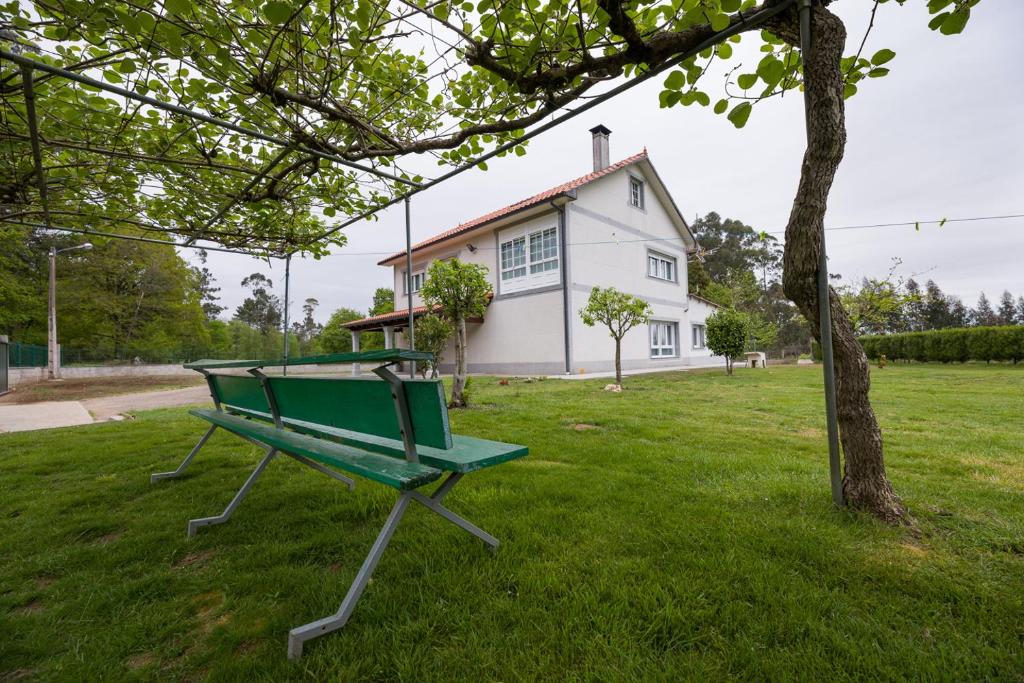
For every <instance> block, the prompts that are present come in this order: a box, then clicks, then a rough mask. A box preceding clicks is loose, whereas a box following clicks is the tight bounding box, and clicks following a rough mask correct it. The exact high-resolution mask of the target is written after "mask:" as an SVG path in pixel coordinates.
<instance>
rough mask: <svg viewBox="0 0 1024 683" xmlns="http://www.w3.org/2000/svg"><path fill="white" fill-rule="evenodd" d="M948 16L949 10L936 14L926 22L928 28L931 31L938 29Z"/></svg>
mask: <svg viewBox="0 0 1024 683" xmlns="http://www.w3.org/2000/svg"><path fill="white" fill-rule="evenodd" d="M948 17H949V12H943V13H942V14H936V15H935V16H934V17H933V18H932V20H931V21H929V22H928V28H930V29H931V30H933V31H936V30H938V29H939V28H940V27H941V26H942V24H944V23H945V22H946V19H947V18H948Z"/></svg>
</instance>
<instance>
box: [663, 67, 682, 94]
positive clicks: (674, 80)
mask: <svg viewBox="0 0 1024 683" xmlns="http://www.w3.org/2000/svg"><path fill="white" fill-rule="evenodd" d="M684 85H686V74H684V73H683V72H682V71H680V70H679V69H676V70H675V71H673V72H672V73H670V74H669V75H668V77H667V78H666V79H665V89H666V90H679V89H680V88H682V87H683V86H684Z"/></svg>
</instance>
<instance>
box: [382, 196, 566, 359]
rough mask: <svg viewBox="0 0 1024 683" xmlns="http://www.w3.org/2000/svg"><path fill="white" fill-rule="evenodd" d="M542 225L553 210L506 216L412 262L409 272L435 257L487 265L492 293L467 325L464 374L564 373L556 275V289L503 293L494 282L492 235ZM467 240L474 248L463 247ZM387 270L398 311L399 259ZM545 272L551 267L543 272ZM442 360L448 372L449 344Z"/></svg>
mask: <svg viewBox="0 0 1024 683" xmlns="http://www.w3.org/2000/svg"><path fill="white" fill-rule="evenodd" d="M546 227H558V212H557V211H555V210H554V209H553V208H550V209H545V210H543V211H542V212H541V213H540V214H539V215H533V216H530V217H527V218H522V219H519V218H516V217H511V218H509V219H508V220H507V221H505V222H504V223H503V224H502V225H501V226H500V227H497V228H493V227H488V228H485V229H481V230H477V231H474V232H472V233H470V234H469V235H468V236H462V237H459V238H456V239H452V240H450V241H448V242H446V243H444V244H443V245H439V246H438V248H437V249H435V250H432V251H431V252H430V253H428V254H427V255H422V256H419V257H418V258H416V259H415V260H414V261H413V272H416V271H417V269H418V268H419V267H426V266H429V264H430V263H431V262H432V261H434V260H436V259H444V258H451V257H456V258H458V259H459V260H461V261H463V262H464V263H477V264H480V265H483V266H484V267H486V268H487V275H486V277H487V281H488V282H489V283H490V285H491V291H493V292H494V293H495V297H494V299H493V300H492V301H491V304H490V305H489V306H488V307H487V311H486V313H485V314H484V323H482V324H481V323H469V324H468V329H467V335H468V340H467V341H468V344H469V358H468V364H469V371H470V372H474V373H493V374H522V375H525V374H555V373H561V372H564V371H565V346H564V323H563V318H562V292H561V289H560V287H558V283H557V278H556V279H555V287H558V288H557V289H556V288H552V287H551V286H546V287H540V288H538V289H532V290H526V291H518V292H513V293H507V292H504V291H503V290H502V287H501V284H500V282H499V278H500V272H501V270H500V265H499V262H498V258H499V252H498V237H497V235H498V234H502V233H507V232H508V231H512V232H522V231H527V232H528V231H531V230H534V229H537V228H546ZM470 244H472V245H473V246H474V247H475V251H470V250H469V245H470ZM393 271H394V281H395V292H396V296H395V298H396V308H398V309H404V308H405V307H406V298H405V296H404V295H403V294H401V292H403V291H404V289H403V278H404V274H405V265H404V263H403V264H400V265H396V266H394V268H393ZM559 272H560V271H559ZM550 274H551V271H549V273H548V274H547V275H550ZM556 275H557V273H556ZM422 305H423V303H422V299H421V298H420V297H419V296H418V295H413V306H414V307H415V306H422ZM399 338H400V337H399ZM401 343H404V341H403V342H401ZM442 358H443V362H442V370H444V371H445V372H448V371H450V369H451V366H452V364H453V363H454V361H455V349H454V343H450V344H449V345H448V348H447V349H446V350H445V352H444V353H443V357H442Z"/></svg>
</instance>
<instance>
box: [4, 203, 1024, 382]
mask: <svg viewBox="0 0 1024 683" xmlns="http://www.w3.org/2000/svg"><path fill="white" fill-rule="evenodd" d="M691 228H692V230H693V231H694V234H695V236H696V238H697V241H698V243H699V244H700V245H701V251H700V253H699V256H698V257H696V258H691V262H690V263H689V266H688V275H689V286H690V291H691V292H693V293H694V294H697V295H699V296H702V297H704V298H706V299H709V300H711V301H714V302H716V303H718V304H721V305H724V306H732V307H735V308H736V309H738V310H740V311H743V312H744V313H746V314H747V315H748V316H749V318H750V320H751V326H750V337H749V340H748V345H749V347H750V348H751V349H756V350H763V351H768V352H769V353H771V354H772V355H774V356H778V355H795V354H799V353H806V352H807V351H809V349H810V338H811V333H810V329H809V328H808V326H807V323H806V321H805V320H804V318H803V316H802V315H800V313H799V312H798V311H797V309H796V307H795V306H794V305H793V304H792V303H790V302H789V301H788V300H787V299H786V297H785V295H784V294H783V292H782V283H781V274H782V245H781V243H780V242H779V241H778V240H776V239H775V238H774V237H772V236H770V235H767V234H765V233H763V232H759V231H757V230H755V229H754V228H752V227H750V226H748V225H745V224H744V223H742V222H740V221H737V220H733V219H728V218H727V219H723V218H721V217H720V216H719V215H718V214H717V213H709V214H707V215H706V216H704V217H702V218H699V219H697V220H695V221H694V222H693V224H692V226H691ZM92 241H93V242H94V244H95V246H94V248H93V249H92V250H90V251H73V252H68V253H66V254H62V255H61V256H60V257H59V259H58V266H57V273H58V278H57V281H58V284H57V290H58V335H59V337H60V342H61V344H62V345H63V346H64V348H65V353H66V356H65V357H66V359H68V358H70V360H71V361H72V362H74V361H76V360H77V361H82V362H90V361H92V362H111V361H113V362H129V361H133V360H136V359H138V360H141V361H143V362H178V361H183V360H191V359H196V358H254V357H256V358H260V357H275V356H280V355H281V352H282V349H283V342H284V338H283V332H282V330H281V327H282V323H283V305H282V302H281V299H280V296H279V294H278V293H277V291H276V290H275V289H274V283H273V282H272V281H271V280H270V279H269V278H267V277H266V276H264V275H262V274H261V273H253V274H252V275H250V276H248V277H246V278H244V279H243V280H242V282H241V284H242V285H243V286H244V287H245V288H246V289H247V290H248V295H247V296H246V298H245V300H244V301H243V302H242V304H241V305H240V306H238V307H237V308H236V309H235V310H234V311H228V310H227V309H226V308H225V307H224V306H222V305H221V304H220V297H219V294H218V293H219V291H220V288H219V287H218V286H217V284H216V282H215V279H214V277H213V274H212V273H211V272H210V270H209V269H208V268H207V267H206V265H205V259H201V263H200V265H198V266H191V265H189V264H188V263H187V262H186V261H185V260H184V259H182V258H181V256H180V255H178V253H177V252H176V251H175V250H174V249H173V248H172V247H170V246H169V245H168V246H164V245H159V244H152V243H147V242H134V241H126V240H103V239H100V238H94V239H93V240H92ZM82 242H84V239H82V238H80V237H71V236H66V235H61V236H54V235H53V234H48V233H43V232H39V231H34V232H29V231H26V230H23V229H20V228H12V227H3V226H0V334H7V335H8V336H10V338H11V340H12V341H18V342H24V343H30V344H45V343H46V315H47V312H46V306H47V277H48V264H47V252H48V250H49V248H50V247H51V246H56V247H57V248H58V249H62V248H65V247H69V246H74V245H76V244H81V243H82ZM898 269H899V263H898V262H897V263H895V264H893V266H892V267H891V268H890V270H889V272H888V273H887V274H886V275H885V276H884V277H880V278H877V279H874V278H865V279H863V280H862V281H861V282H859V283H856V284H843V285H837V288H838V291H839V292H840V294H841V296H842V297H843V302H844V304H845V305H846V307H847V310H848V311H849V312H850V314H851V318H852V321H853V324H854V326H855V328H856V331H857V333H858V334H890V333H899V332H913V331H924V330H932V329H943V328H951V327H968V326H990V325H1015V324H1018V325H1019V324H1024V296H1017V297H1016V298H1014V296H1013V295H1012V294H1011V293H1010V292H1008V291H1004V292H1003V293H1002V295H1001V296H1000V297H999V298H998V299H997V300H996V301H995V302H992V301H990V300H989V298H988V297H987V296H986V295H985V294H984V293H982V294H981V295H980V297H979V299H978V301H977V303H976V304H975V305H974V306H973V307H968V306H967V305H965V304H964V303H963V302H962V301H961V300H960V299H958V298H957V297H955V296H950V295H948V294H945V293H944V292H943V291H942V290H941V288H940V287H939V285H938V284H936V283H935V282H934V281H932V280H928V281H927V282H925V283H924V285H923V286H922V285H921V284H920V283H919V282H917V281H916V280H914V279H913V278H908V279H906V280H905V281H904V280H902V279H901V278H900V277H899V276H898V274H897V272H898ZM295 303H298V302H295ZM368 304H369V305H368V308H367V310H365V311H362V310H356V309H352V308H340V309H338V310H336V311H334V312H333V313H332V314H331V316H330V318H329V320H328V322H327V323H326V324H325V325H320V324H319V323H317V322H316V312H317V309H318V307H319V302H318V301H317V300H316V299H314V298H308V299H305V300H304V301H303V302H302V303H301V305H299V306H295V305H293V307H292V311H291V318H292V321H291V322H290V325H289V328H290V329H289V335H290V336H289V345H290V349H291V352H292V354H301V355H311V354H316V353H330V352H338V351H347V350H349V349H350V348H351V338H350V336H349V333H348V331H347V330H346V329H345V328H344V327H342V325H343V324H344V323H345V322H347V321H350V320H354V319H358V318H361V317H363V316H365V315H377V314H380V313H386V312H389V311H391V310H393V304H394V294H393V292H392V290H390V289H387V288H380V289H378V290H377V291H376V292H375V293H374V294H373V298H372V301H370V302H368ZM383 341H384V340H383V338H382V335H381V334H380V333H379V332H377V333H363V335H362V337H361V340H360V346H361V348H363V349H364V350H370V349H375V348H381V347H382V346H383Z"/></svg>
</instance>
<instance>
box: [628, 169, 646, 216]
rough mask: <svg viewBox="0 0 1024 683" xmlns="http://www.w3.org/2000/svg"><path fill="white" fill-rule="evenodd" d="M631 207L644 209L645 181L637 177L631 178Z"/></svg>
mask: <svg viewBox="0 0 1024 683" xmlns="http://www.w3.org/2000/svg"><path fill="white" fill-rule="evenodd" d="M629 205H630V206H635V207H636V208H638V209H643V208H644V181H642V180H640V179H639V178H637V177H636V176H629Z"/></svg>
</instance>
